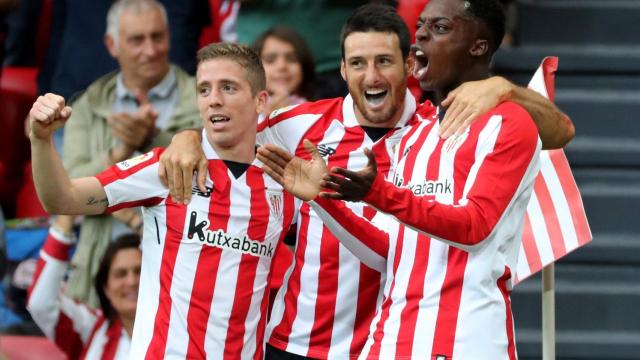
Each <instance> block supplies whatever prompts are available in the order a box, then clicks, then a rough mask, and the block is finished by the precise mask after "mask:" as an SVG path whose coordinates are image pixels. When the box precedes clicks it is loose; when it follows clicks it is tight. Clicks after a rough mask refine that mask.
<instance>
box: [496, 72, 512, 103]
mask: <svg viewBox="0 0 640 360" xmlns="http://www.w3.org/2000/svg"><path fill="white" fill-rule="evenodd" d="M495 78H496V81H497V82H498V86H499V88H500V91H499V94H500V96H499V99H500V102H505V101H513V100H514V97H515V96H516V89H517V86H515V85H514V84H513V83H512V82H511V81H509V80H507V79H505V78H503V77H502V76H496V77H495Z"/></svg>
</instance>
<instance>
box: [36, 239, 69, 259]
mask: <svg viewBox="0 0 640 360" xmlns="http://www.w3.org/2000/svg"><path fill="white" fill-rule="evenodd" d="M71 246H72V245H71V244H65V243H63V242H60V241H59V240H58V239H56V238H55V237H54V236H53V235H51V233H49V235H48V236H47V240H46V241H45V242H44V245H43V246H42V251H44V252H45V253H46V254H47V255H49V256H51V257H52V258H54V259H56V260H60V261H69V249H71Z"/></svg>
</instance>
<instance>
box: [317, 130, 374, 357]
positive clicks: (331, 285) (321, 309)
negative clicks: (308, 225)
mask: <svg viewBox="0 0 640 360" xmlns="http://www.w3.org/2000/svg"><path fill="white" fill-rule="evenodd" d="M364 136H365V133H364V130H362V128H361V127H348V128H345V134H344V136H343V137H342V139H341V141H340V143H339V144H338V145H337V146H336V152H335V153H334V154H333V155H330V156H329V158H328V161H327V167H328V168H329V169H331V168H333V167H341V168H347V167H348V165H349V157H350V154H351V152H353V151H355V150H358V149H360V148H361V147H362V144H363V141H364ZM339 254H340V242H339V241H338V239H337V238H336V237H335V236H334V235H333V234H332V233H331V231H330V230H329V229H328V228H327V227H326V226H324V225H323V227H322V236H321V238H320V264H321V265H320V269H319V274H321V275H322V276H318V289H317V296H316V306H315V317H314V322H313V327H312V328H311V333H310V336H309V349H308V351H307V354H308V355H307V356H312V355H311V354H324V353H326V352H327V351H328V350H329V346H330V344H331V335H332V332H333V324H334V322H335V319H334V316H335V311H336V296H337V293H338V275H339V272H340V261H339Z"/></svg>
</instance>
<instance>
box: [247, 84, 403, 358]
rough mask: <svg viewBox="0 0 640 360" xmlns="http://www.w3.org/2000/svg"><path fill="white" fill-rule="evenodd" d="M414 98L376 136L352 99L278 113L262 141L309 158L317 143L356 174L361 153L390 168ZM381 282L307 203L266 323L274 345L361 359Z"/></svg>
mask: <svg viewBox="0 0 640 360" xmlns="http://www.w3.org/2000/svg"><path fill="white" fill-rule="evenodd" d="M415 109H416V101H415V99H414V98H413V96H412V95H410V94H409V93H408V92H407V95H406V98H405V102H404V112H403V114H402V116H401V119H400V121H399V123H398V124H397V128H396V129H394V130H391V131H388V132H387V133H386V134H385V135H384V136H382V137H381V138H378V136H380V134H378V136H375V135H373V138H372V137H371V136H369V135H368V133H367V131H366V130H369V129H366V130H365V129H363V128H362V127H361V126H360V125H359V123H358V121H357V120H356V116H355V112H354V103H353V99H352V98H351V96H347V97H346V98H344V99H343V98H336V99H328V100H321V101H317V102H313V103H304V104H300V105H297V106H293V107H289V108H284V109H281V110H277V111H275V112H274V113H272V114H271V115H270V117H269V118H268V119H267V120H266V121H264V122H262V123H261V126H260V127H261V129H260V130H262V131H261V133H260V134H259V140H258V142H261V143H274V144H276V145H279V146H281V147H283V148H284V149H286V150H287V151H289V152H291V153H295V154H296V155H297V156H300V157H302V158H305V159H308V158H309V155H308V153H307V152H306V150H305V149H304V147H303V146H302V140H303V139H308V140H310V141H311V142H313V143H314V144H315V145H317V147H318V150H319V152H320V154H321V155H322V156H323V157H324V158H325V160H326V161H327V162H328V164H329V167H331V166H340V167H346V168H349V169H353V170H359V169H362V168H363V167H364V166H365V165H366V164H367V157H366V156H365V155H364V149H365V148H370V149H372V150H373V151H374V153H375V154H376V158H377V161H378V164H379V169H380V170H381V171H387V170H388V169H389V165H390V162H391V157H392V154H393V150H394V148H395V146H397V144H398V143H399V141H400V138H401V137H402V131H401V130H400V129H401V128H406V127H405V125H407V123H408V122H409V121H410V120H411V119H413V113H414V112H415ZM349 206H350V208H351V209H352V211H354V212H355V213H357V214H360V215H363V216H365V217H369V218H370V217H372V216H373V214H374V213H375V211H373V210H372V209H371V208H370V207H365V206H363V204H350V205H349ZM383 281H384V277H383V276H381V274H380V273H379V272H378V271H375V270H372V269H371V268H369V267H367V266H365V265H363V264H362V263H361V262H360V261H359V260H358V258H357V257H355V256H354V255H353V254H352V253H351V252H349V251H348V250H347V249H346V248H345V247H344V246H342V245H341V244H340V243H339V242H338V240H337V239H336V238H335V237H334V236H333V234H331V232H330V231H329V230H328V229H327V228H325V226H324V225H323V223H322V220H321V219H320V218H319V217H318V216H317V214H316V213H315V211H314V210H313V209H311V208H310V207H309V205H307V204H303V205H302V206H301V207H300V208H299V212H298V215H297V243H296V249H295V254H294V261H293V264H292V266H291V267H290V268H289V270H288V271H287V273H286V274H285V279H284V281H283V285H282V287H281V288H280V291H279V292H278V294H277V296H276V299H275V302H274V305H273V309H272V313H271V320H270V321H269V324H268V338H267V341H268V342H269V344H270V345H272V346H274V347H276V348H278V349H281V350H285V351H287V352H290V353H294V354H298V355H302V356H308V357H313V358H330V359H349V358H354V357H355V356H357V355H358V354H359V353H360V351H361V349H362V347H363V346H364V343H365V341H366V337H367V334H368V331H369V330H368V329H369V325H370V324H371V320H372V319H373V316H374V315H375V309H376V307H377V306H378V305H379V303H380V301H381V294H382V291H381V290H382V285H383Z"/></svg>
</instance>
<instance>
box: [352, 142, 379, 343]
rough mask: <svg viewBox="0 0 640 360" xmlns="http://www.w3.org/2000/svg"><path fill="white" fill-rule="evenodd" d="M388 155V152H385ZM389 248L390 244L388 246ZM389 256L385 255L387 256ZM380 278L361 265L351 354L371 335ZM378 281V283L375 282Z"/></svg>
mask: <svg viewBox="0 0 640 360" xmlns="http://www.w3.org/2000/svg"><path fill="white" fill-rule="evenodd" d="M385 153H386V151H385ZM362 214H363V215H364V217H365V218H366V219H369V220H371V219H372V218H373V216H374V215H375V214H376V211H375V210H373V209H372V208H371V207H369V206H365V207H364V209H363V210H362ZM387 248H388V244H387ZM386 255H387V254H385V256H386ZM380 277H381V274H380V273H379V272H378V271H376V270H373V269H371V268H369V267H368V266H366V265H364V264H360V271H359V279H358V302H357V305H356V315H355V320H354V324H353V337H352V338H351V344H350V347H349V353H350V354H353V355H356V354H359V353H360V351H362V348H363V347H364V344H365V343H366V341H367V336H368V335H369V327H370V326H371V322H372V321H373V319H374V317H375V314H376V305H377V304H376V303H377V301H376V300H377V299H378V296H379V294H380ZM374 279H378V281H377V282H376V281H374Z"/></svg>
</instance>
